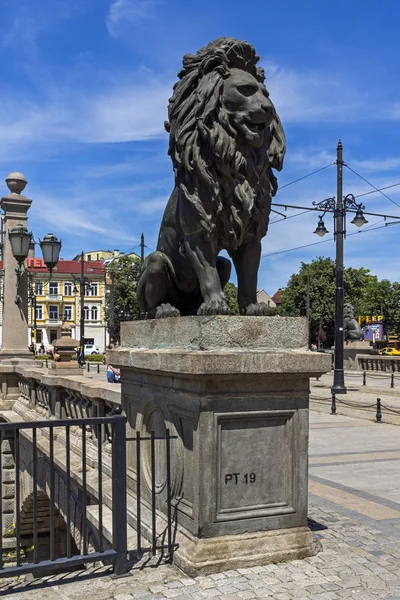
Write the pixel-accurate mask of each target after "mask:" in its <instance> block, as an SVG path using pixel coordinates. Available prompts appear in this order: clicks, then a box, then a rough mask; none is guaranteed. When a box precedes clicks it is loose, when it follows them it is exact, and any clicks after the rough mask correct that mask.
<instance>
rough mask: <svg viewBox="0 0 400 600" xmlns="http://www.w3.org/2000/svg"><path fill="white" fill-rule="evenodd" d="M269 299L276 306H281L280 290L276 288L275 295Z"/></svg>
mask: <svg viewBox="0 0 400 600" xmlns="http://www.w3.org/2000/svg"><path fill="white" fill-rule="evenodd" d="M271 299H272V300H273V301H274V302H275V304H276V305H277V306H279V304H282V288H278V289H277V290H276V292H275V294H274V295H273V296H272V297H271Z"/></svg>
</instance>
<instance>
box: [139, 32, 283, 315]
mask: <svg viewBox="0 0 400 600" xmlns="http://www.w3.org/2000/svg"><path fill="white" fill-rule="evenodd" d="M258 60H259V57H258V56H257V54H256V53H255V50H254V48H253V46H251V45H250V44H249V43H247V42H243V41H239V40H236V39H233V38H219V39H217V40H215V41H213V42H211V43H210V44H208V46H206V47H204V48H201V49H200V50H199V51H198V52H197V53H196V54H195V55H191V54H187V55H185V56H184V57H183V69H182V70H181V72H180V73H179V74H178V77H179V81H178V82H177V83H176V84H175V86H174V90H173V95H172V97H171V98H170V100H169V107H168V118H169V121H168V122H167V123H166V124H165V127H166V130H167V131H168V132H169V151H168V153H169V155H170V156H171V159H172V163H173V168H174V174H175V187H174V190H173V192H172V194H171V197H170V199H169V202H168V204H167V207H166V209H165V212H164V216H163V219H162V223H161V228H160V233H159V238H158V243H157V250H156V251H155V252H153V253H152V254H150V255H149V256H148V257H147V258H146V260H145V261H144V263H143V268H142V274H141V277H140V280H139V283H138V289H137V298H138V304H139V307H140V309H141V310H142V311H146V312H147V313H148V315H149V316H150V317H156V318H161V317H169V316H179V315H193V314H199V315H226V314H229V312H230V311H229V305H228V301H227V298H226V296H225V294H224V291H223V290H224V287H225V285H226V284H227V282H228V280H229V277H230V271H231V262H230V261H229V260H228V259H227V258H224V257H221V256H219V253H220V252H221V250H226V251H227V252H228V254H229V256H230V257H231V259H232V261H233V263H234V265H235V269H236V273H237V279H238V303H239V308H240V311H241V313H242V314H247V315H264V314H268V307H267V305H266V304H263V303H260V304H257V298H256V293H257V273H258V267H259V263H260V257H261V239H262V238H263V237H264V236H265V235H266V233H267V230H268V223H269V216H270V212H271V198H272V197H273V196H274V195H275V194H276V192H277V188H278V186H277V180H276V177H275V175H274V173H273V171H272V169H277V170H279V171H280V170H281V168H282V164H283V158H284V154H285V136H284V132H283V128H282V125H281V122H280V120H279V117H278V115H277V113H276V110H275V107H274V105H273V104H272V102H271V100H270V98H269V94H268V91H267V89H266V87H265V85H264V79H265V76H264V71H263V69H261V68H260V67H257V63H258Z"/></svg>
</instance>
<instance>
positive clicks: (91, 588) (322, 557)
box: [0, 412, 400, 600]
mask: <svg viewBox="0 0 400 600" xmlns="http://www.w3.org/2000/svg"><path fill="white" fill-rule="evenodd" d="M310 420H311V428H310V484H309V490H310V510H309V516H310V519H311V521H310V525H311V528H312V529H313V530H314V532H315V534H316V535H317V536H318V537H319V539H320V540H321V543H322V546H323V551H322V552H321V553H320V554H319V555H318V556H315V557H311V558H307V559H304V560H297V561H292V562H287V563H280V564H277V565H268V566H265V567H254V568H251V569H249V568H247V569H238V570H235V571H228V572H225V573H219V574H215V575H210V576H207V577H198V578H195V579H191V578H188V577H186V576H184V575H183V574H182V573H181V572H180V571H178V570H177V569H176V568H175V567H171V566H166V565H164V566H161V567H158V568H152V567H153V566H154V565H152V564H151V563H149V565H148V566H147V567H145V568H139V567H138V568H136V569H133V571H132V572H131V574H130V576H129V577H126V578H122V579H117V580H114V579H112V578H111V577H109V576H108V575H106V574H105V573H104V568H103V569H100V570H97V571H96V569H93V570H91V571H89V572H88V571H87V572H79V573H76V574H68V575H64V576H59V577H50V578H47V579H45V580H39V581H33V582H31V583H27V582H21V583H18V582H10V581H6V580H4V579H3V580H2V581H0V595H1V594H3V595H4V596H6V597H7V598H10V599H13V600H14V599H19V598H21V600H28V599H29V600H48V599H50V600H53V599H54V600H58V599H63V600H82V599H83V598H85V599H86V598H87V599H89V598H90V596H92V597H93V600H111V599H115V600H133V599H135V600H156V599H175V600H207V599H208V598H215V599H217V600H241V599H242V600H246V599H249V600H250V599H253V598H271V599H272V598H273V599H274V600H295V599H303V598H304V599H308V598H311V599H313V600H335V599H339V598H344V599H346V600H347V599H352V598H357V599H360V600H370V599H371V600H372V599H375V598H380V599H386V600H395V599H398V600H400V444H399V429H398V427H396V426H393V425H385V424H382V425H377V424H374V423H369V422H367V421H362V420H357V419H354V418H349V417H345V416H340V415H339V416H336V417H335V416H331V415H323V414H319V413H315V412H312V413H311V419H310ZM99 575H102V576H100V577H99Z"/></svg>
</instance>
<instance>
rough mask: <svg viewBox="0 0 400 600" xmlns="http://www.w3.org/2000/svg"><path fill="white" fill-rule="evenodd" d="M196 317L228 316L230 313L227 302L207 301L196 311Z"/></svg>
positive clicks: (222, 299) (222, 300) (223, 300)
mask: <svg viewBox="0 0 400 600" xmlns="http://www.w3.org/2000/svg"><path fill="white" fill-rule="evenodd" d="M197 314H198V315H230V314H231V311H230V309H229V304H228V302H227V301H226V300H225V299H224V298H221V299H219V300H208V302H203V304H202V305H201V306H200V308H199V310H198V311H197Z"/></svg>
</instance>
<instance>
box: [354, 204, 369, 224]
mask: <svg viewBox="0 0 400 600" xmlns="http://www.w3.org/2000/svg"><path fill="white" fill-rule="evenodd" d="M367 223H368V221H367V219H366V218H365V217H364V213H363V211H362V210H361V208H359V209H358V210H357V212H356V216H355V217H354V219H353V220H352V221H351V224H352V225H355V226H356V227H362V226H363V225H366V224H367Z"/></svg>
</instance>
